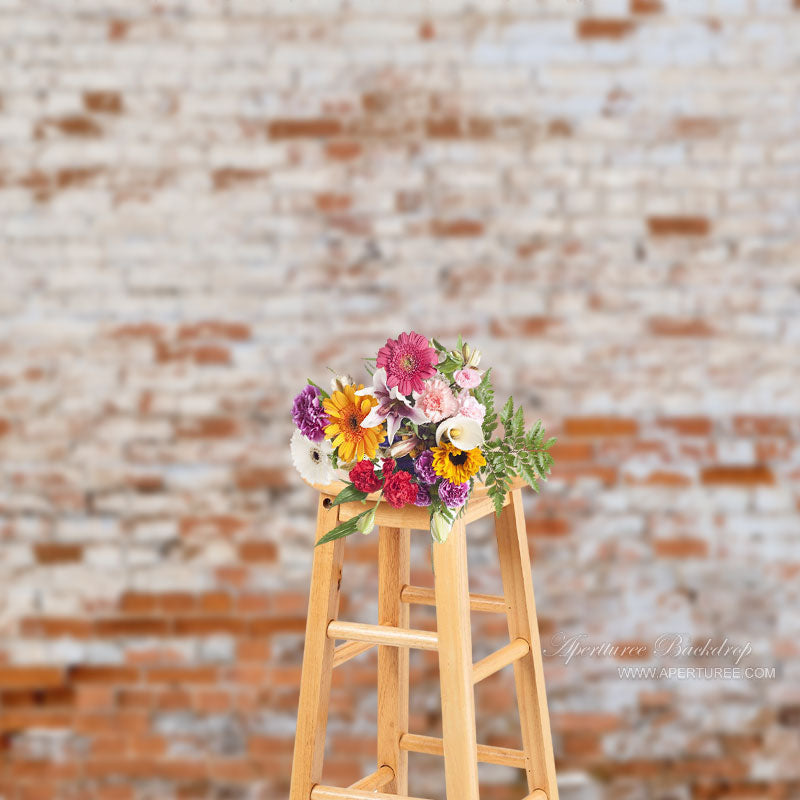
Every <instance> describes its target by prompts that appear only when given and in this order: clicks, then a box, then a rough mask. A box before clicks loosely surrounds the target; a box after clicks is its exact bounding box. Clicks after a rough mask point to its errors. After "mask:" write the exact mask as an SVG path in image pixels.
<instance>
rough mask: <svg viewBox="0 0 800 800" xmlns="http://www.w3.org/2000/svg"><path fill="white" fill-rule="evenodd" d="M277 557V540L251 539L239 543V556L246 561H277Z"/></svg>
mask: <svg viewBox="0 0 800 800" xmlns="http://www.w3.org/2000/svg"><path fill="white" fill-rule="evenodd" d="M277 557H278V547H277V545H276V544H275V542H267V541H264V540H261V539H251V540H249V541H246V542H242V543H241V544H240V545H239V558H241V559H242V561H244V562H245V563H249V562H251V561H275V560H276V559H277Z"/></svg>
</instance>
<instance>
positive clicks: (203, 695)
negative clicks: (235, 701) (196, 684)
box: [192, 689, 232, 714]
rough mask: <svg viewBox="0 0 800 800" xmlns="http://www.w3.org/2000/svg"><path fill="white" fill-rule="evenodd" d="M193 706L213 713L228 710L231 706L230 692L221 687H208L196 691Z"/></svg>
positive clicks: (198, 709) (207, 712)
mask: <svg viewBox="0 0 800 800" xmlns="http://www.w3.org/2000/svg"><path fill="white" fill-rule="evenodd" d="M192 705H193V707H194V708H195V709H196V710H197V711H200V712H202V713H205V714H215V713H220V712H224V711H230V709H231V707H232V702H231V695H230V692H226V691H224V690H222V689H209V690H208V691H203V692H198V693H197V694H196V696H195V698H194V702H193V704H192Z"/></svg>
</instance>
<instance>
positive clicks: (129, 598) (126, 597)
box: [119, 592, 158, 614]
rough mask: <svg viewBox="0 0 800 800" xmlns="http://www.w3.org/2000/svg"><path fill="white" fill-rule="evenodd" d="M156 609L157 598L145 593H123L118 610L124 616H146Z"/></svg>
mask: <svg viewBox="0 0 800 800" xmlns="http://www.w3.org/2000/svg"><path fill="white" fill-rule="evenodd" d="M157 607H158V599H157V596H156V595H154V594H146V593H145V592H125V594H123V595H122V597H121V598H120V600H119V608H120V610H121V611H124V612H125V613H126V614H147V613H148V612H150V611H155V610H156V608H157Z"/></svg>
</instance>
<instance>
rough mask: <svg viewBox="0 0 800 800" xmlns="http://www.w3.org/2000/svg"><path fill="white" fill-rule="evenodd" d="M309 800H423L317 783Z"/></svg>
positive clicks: (402, 795) (421, 799)
mask: <svg viewBox="0 0 800 800" xmlns="http://www.w3.org/2000/svg"><path fill="white" fill-rule="evenodd" d="M311 800H423V798H421V797H408V795H404V794H384V793H383V792H368V791H363V790H361V789H337V788H336V787H335V786H322V785H321V784H319V783H318V784H317V785H316V786H315V787H314V788H313V789H312V790H311Z"/></svg>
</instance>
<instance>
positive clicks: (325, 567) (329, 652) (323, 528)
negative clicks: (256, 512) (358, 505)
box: [289, 495, 344, 800]
mask: <svg viewBox="0 0 800 800" xmlns="http://www.w3.org/2000/svg"><path fill="white" fill-rule="evenodd" d="M325 499H326V498H325V497H324V496H323V495H320V498H319V511H318V513H317V536H316V539H315V541H316V540H317V539H319V538H320V537H321V536H322V535H323V534H325V533H327V532H328V531H329V530H331V528H334V527H335V526H336V524H337V522H338V519H339V509H338V507H337V506H334V507H333V508H330V509H328V508H325V506H324V504H323V503H324V500H325ZM343 555H344V539H336V540H335V541H333V542H328V544H324V545H321V546H320V547H317V548H315V550H314V563H313V566H312V570H311V593H310V595H309V600H308V619H307V621H306V640H305V649H304V651H303V673H302V677H301V678H300V702H299V708H298V711H297V732H296V735H295V740H294V759H293V761H292V782H291V788H290V790H289V800H309V798H310V797H311V789H312V788H313V786H314V785H315V784H317V783H319V782H320V780H321V779H322V759H323V756H324V753H325V729H326V727H327V724H328V701H329V699H330V691H331V675H332V672H333V649H334V641H333V639H329V638H328V636H327V629H328V623H330V622H331V620H334V619H336V616H337V614H338V613H339V585H340V583H341V579H342V558H343Z"/></svg>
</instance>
